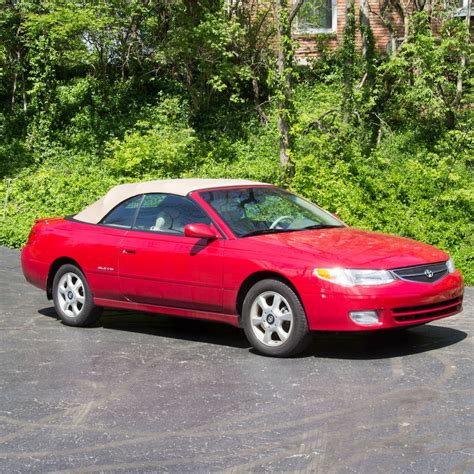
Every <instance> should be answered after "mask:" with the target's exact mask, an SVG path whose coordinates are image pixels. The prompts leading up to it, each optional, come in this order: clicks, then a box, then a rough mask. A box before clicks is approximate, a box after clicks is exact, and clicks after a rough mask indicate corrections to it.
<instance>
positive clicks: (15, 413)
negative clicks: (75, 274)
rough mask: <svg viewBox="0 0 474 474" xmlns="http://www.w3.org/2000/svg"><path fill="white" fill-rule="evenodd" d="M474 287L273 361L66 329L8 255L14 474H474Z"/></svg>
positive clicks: (191, 324) (198, 336)
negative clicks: (439, 315) (404, 319)
mask: <svg viewBox="0 0 474 474" xmlns="http://www.w3.org/2000/svg"><path fill="white" fill-rule="evenodd" d="M473 323H474V289H473V288H469V289H466V295H465V304H464V312H463V313H462V314H461V315H458V316H455V317H452V318H448V319H446V320H441V321H438V322H436V323H433V324H430V325H427V326H422V327H418V328H415V329H412V330H410V331H409V332H408V333H407V334H396V333H389V334H378V335H370V336H364V335H336V334H330V335H322V334H318V335H316V336H315V338H314V344H313V346H312V347H311V350H310V351H308V352H307V353H305V354H304V355H303V356H301V357H298V358H294V359H288V360H279V359H270V358H265V357H261V356H258V355H256V354H254V353H252V351H251V350H250V349H249V345H248V343H247V342H246V340H245V338H244V336H243V333H242V332H241V331H240V330H238V329H235V328H232V327H227V326H224V325H219V324H213V323H207V322H199V321H187V320H183V319H173V318H168V317H165V316H163V317H161V316H153V315H151V316H150V315H144V314H141V313H132V312H122V313H119V312H113V311H110V312H106V313H105V314H104V316H103V317H102V319H101V320H100V322H99V324H98V325H97V326H96V327H93V328H88V329H79V328H71V327H67V326H64V325H63V324H61V323H60V321H58V320H57V318H56V316H55V313H54V310H53V308H52V305H51V302H48V301H47V300H46V297H45V296H44V294H43V293H42V292H41V291H40V290H37V289H35V288H33V287H32V286H30V285H28V284H27V283H26V282H25V281H24V279H23V276H22V274H21V269H20V263H19V254H18V252H16V251H12V250H7V249H4V248H0V472H2V473H3V472H8V473H13V472H28V471H42V472H44V471H48V472H50V471H55V472H61V471H68V472H104V471H105V472H106V471H114V472H117V471H126V472H142V471H147V472H150V471H160V472H163V471H170V472H179V473H183V472H206V471H226V472H249V471H258V472H261V471H292V472H298V471H305V472H322V473H335V472H363V473H367V472H383V473H387V472H420V473H421V472H422V473H425V472H433V471H436V470H437V471H439V472H453V473H454V472H456V473H458V472H474V441H473V440H474V425H473V416H472V406H473V400H474V390H473V388H474V378H473V367H474V364H473V358H474V357H473V356H474V353H473V345H472V333H473V329H474V327H473V326H474V324H473Z"/></svg>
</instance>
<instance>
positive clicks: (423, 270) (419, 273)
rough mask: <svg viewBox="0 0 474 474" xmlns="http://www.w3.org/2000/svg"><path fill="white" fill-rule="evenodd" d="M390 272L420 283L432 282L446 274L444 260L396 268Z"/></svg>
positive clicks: (446, 269)
mask: <svg viewBox="0 0 474 474" xmlns="http://www.w3.org/2000/svg"><path fill="white" fill-rule="evenodd" d="M392 273H395V275H397V276H398V278H401V279H402V280H408V281H417V282H420V283H434V282H435V281H438V280H440V279H441V278H443V277H444V276H446V275H447V274H448V267H447V266H446V262H441V263H429V264H427V265H417V266H415V267H405V268H396V269H395V270H392Z"/></svg>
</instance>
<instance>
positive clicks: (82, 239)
mask: <svg viewBox="0 0 474 474" xmlns="http://www.w3.org/2000/svg"><path fill="white" fill-rule="evenodd" d="M142 197H143V196H142V195H139V196H134V197H132V198H130V199H127V200H126V201H124V202H122V203H121V204H119V205H118V206H117V207H115V208H114V209H112V211H110V212H109V214H108V215H107V216H105V217H104V219H102V221H101V222H100V223H99V224H86V223H84V224H81V223H80V222H78V226H77V228H78V230H77V232H76V233H75V234H74V235H73V237H72V238H73V239H74V244H73V248H74V250H75V252H76V254H77V257H76V258H77V260H78V261H79V262H80V263H81V266H82V269H83V270H84V272H85V273H86V276H87V279H88V281H89V285H90V287H91V289H92V293H93V294H94V297H96V298H105V299H123V297H122V295H121V293H120V291H119V281H118V266H119V247H120V244H121V242H122V240H123V238H124V237H125V235H126V233H127V230H129V229H131V227H132V224H133V222H134V220H135V217H136V213H137V211H138V208H139V205H140V202H141V200H142Z"/></svg>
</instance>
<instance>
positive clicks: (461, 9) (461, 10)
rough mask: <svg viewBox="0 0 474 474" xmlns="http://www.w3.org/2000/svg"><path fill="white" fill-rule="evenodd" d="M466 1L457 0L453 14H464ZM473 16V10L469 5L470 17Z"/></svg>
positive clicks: (465, 13) (465, 12)
mask: <svg viewBox="0 0 474 474" xmlns="http://www.w3.org/2000/svg"><path fill="white" fill-rule="evenodd" d="M467 2H468V0H458V1H457V2H456V3H457V7H458V8H457V10H456V12H455V13H454V16H466V15H467ZM472 16H474V12H473V10H472V7H471V17H472Z"/></svg>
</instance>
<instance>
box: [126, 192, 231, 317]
mask: <svg viewBox="0 0 474 474" xmlns="http://www.w3.org/2000/svg"><path fill="white" fill-rule="evenodd" d="M192 223H206V224H211V220H210V218H209V216H208V215H207V214H206V213H205V212H204V211H203V210H202V209H201V208H200V207H199V206H198V205H197V204H196V203H195V202H194V201H192V200H191V199H190V198H187V197H183V196H176V195H171V194H147V195H145V197H144V199H143V202H142V204H141V207H140V210H139V211H138V214H137V217H136V221H135V224H134V226H133V228H132V229H131V230H130V231H128V232H127V234H126V236H125V237H124V239H123V240H122V243H121V251H120V253H119V274H120V277H119V280H120V290H121V292H122V294H123V296H124V297H125V298H127V299H129V300H130V301H134V302H137V303H142V304H152V305H160V306H169V307H177V308H186V309H195V310H202V311H216V312H219V311H221V310H222V294H223V288H222V278H223V277H222V273H223V272H222V270H223V268H222V266H223V245H222V244H223V240H222V239H215V240H208V239H199V238H194V237H187V236H185V235H184V226H185V225H187V224H192Z"/></svg>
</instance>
